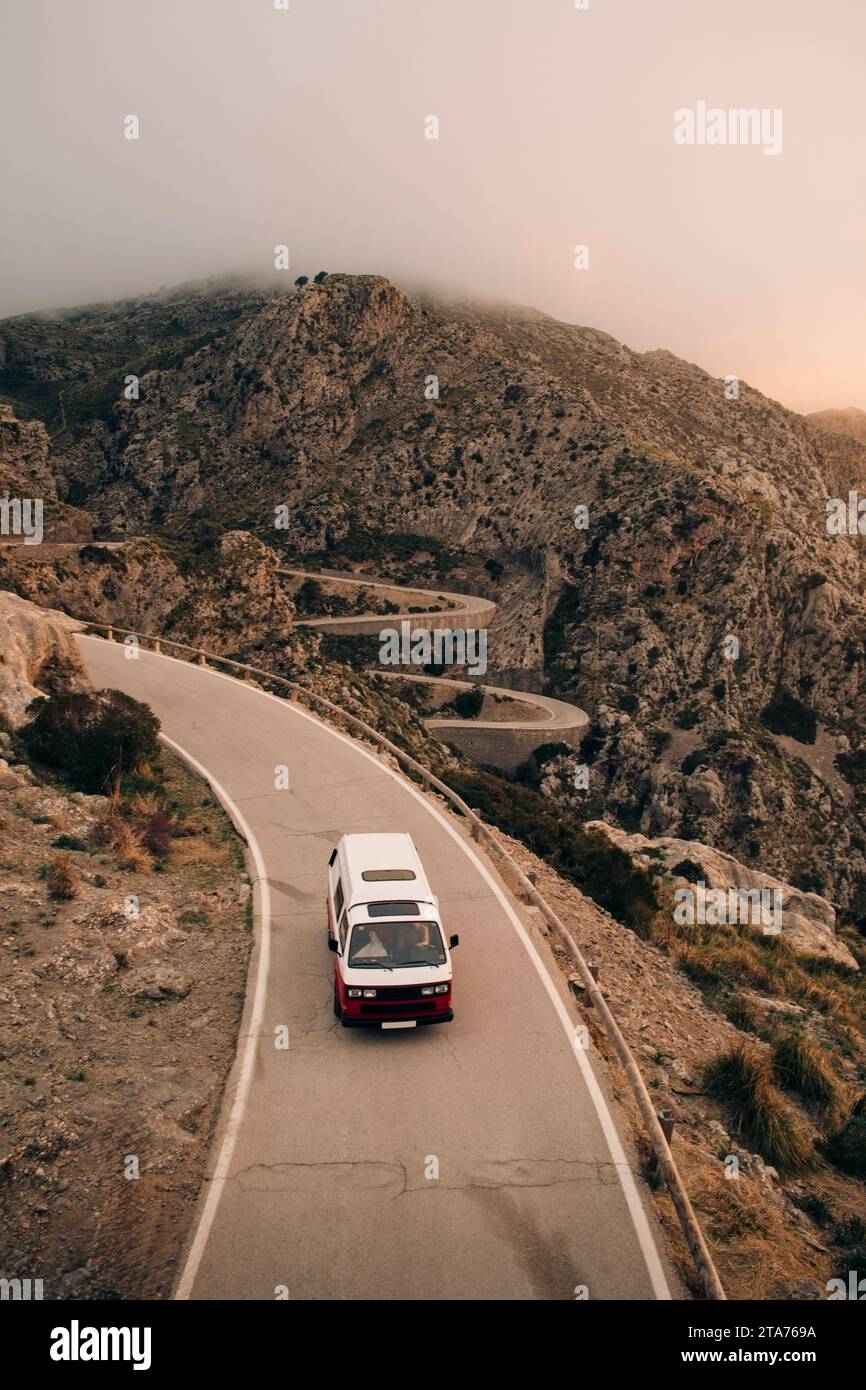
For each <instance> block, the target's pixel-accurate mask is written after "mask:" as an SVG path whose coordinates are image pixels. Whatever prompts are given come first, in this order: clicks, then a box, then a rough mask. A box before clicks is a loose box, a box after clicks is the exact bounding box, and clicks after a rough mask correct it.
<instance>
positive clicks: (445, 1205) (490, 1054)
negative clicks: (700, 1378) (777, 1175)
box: [78, 635, 682, 1301]
mask: <svg viewBox="0 0 866 1390" xmlns="http://www.w3.org/2000/svg"><path fill="white" fill-rule="evenodd" d="M78 641H79V644H80V648H81V651H82V654H83V658H84V661H85V663H86V666H87V668H88V671H89V673H90V676H91V678H92V680H93V682H94V684H95V685H96V686H98V687H105V686H112V687H115V688H118V689H121V690H125V691H128V692H129V693H130V694H131V695H133V696H135V697H136V698H138V699H141V700H145V701H146V702H147V703H148V704H149V705H150V706H151V707H152V708H153V709H154V711H155V712H156V714H157V715H158V717H159V719H160V720H161V721H162V728H163V734H164V736H165V737H166V738H167V739H168V740H169V741H170V742H171V743H172V744H173V746H174V747H176V748H177V749H178V750H179V751H181V752H182V753H183V754H184V755H185V756H186V757H187V758H188V759H192V760H193V761H194V763H195V765H197V766H198V769H199V771H200V772H202V773H203V774H205V775H207V777H208V778H209V779H210V780H211V783H212V785H213V786H214V788H215V790H216V791H217V794H218V795H219V796H220V797H221V798H222V799H223V801H224V804H226V806H227V807H228V808H229V809H230V812H231V814H232V815H233V816H234V818H235V821H236V824H238V826H239V827H240V829H241V831H242V833H243V834H244V835H245V837H246V839H247V841H248V846H249V852H250V859H251V864H252V869H253V873H254V877H255V918H256V933H255V946H254V951H253V958H252V962H251V967H250V976H249V985H248V994H247V1000H246V1005H245V1010H244V1017H243V1021H242V1025H241V1031H240V1041H239V1049H238V1057H237V1061H236V1064H235V1067H234V1069H233V1072H232V1075H231V1077H230V1079H229V1084H228V1086H227V1089H226V1096H225V1101H224V1105H223V1114H222V1118H221V1121H220V1125H219V1128H218V1133H217V1137H216V1141H215V1145H214V1150H213V1159H212V1168H211V1172H210V1176H209V1179H208V1181H207V1182H206V1183H205V1186H204V1191H203V1194H202V1198H201V1202H200V1205H199V1210H198V1213H197V1216H196V1219H195V1223H194V1229H193V1232H192V1234H191V1237H190V1239H189V1242H188V1246H187V1249H186V1252H185V1256H184V1259H183V1262H182V1269H181V1271H180V1275H179V1280H178V1286H177V1289H176V1296H177V1297H180V1298H196V1299H221V1298H225V1299H272V1298H274V1297H278V1296H280V1295H281V1293H283V1292H284V1291H287V1294H288V1297H290V1298H291V1299H293V1300H296V1299H325V1300H334V1299H372V1300H377V1301H378V1300H390V1299H413V1300H420V1299H432V1300H443V1299H473V1300H484V1299H554V1300H558V1299H565V1300H570V1299H573V1298H575V1297H576V1296H581V1295H580V1292H578V1293H576V1292H575V1291H576V1290H578V1291H580V1290H581V1289H583V1288H585V1289H586V1291H587V1293H588V1296H589V1297H590V1298H592V1299H612V1298H624V1299H644V1298H668V1297H670V1296H671V1290H673V1291H674V1294H675V1296H681V1292H682V1291H681V1287H680V1285H679V1284H678V1282H677V1280H676V1276H675V1275H674V1274H673V1273H672V1271H671V1269H670V1267H669V1266H668V1263H667V1260H666V1258H665V1256H664V1255H663V1254H662V1253H661V1246H660V1240H659V1236H658V1230H657V1223H656V1220H655V1217H654V1214H653V1212H652V1211H651V1209H650V1206H649V1203H648V1201H647V1200H646V1195H645V1193H644V1192H643V1191H642V1190H641V1180H640V1178H639V1177H638V1176H637V1164H636V1161H635V1158H634V1156H633V1154H632V1153H631V1151H630V1144H629V1141H628V1140H622V1139H621V1138H620V1137H619V1136H620V1134H622V1135H626V1134H627V1129H628V1127H627V1124H626V1123H625V1121H624V1120H623V1119H622V1117H621V1116H620V1115H619V1114H618V1112H617V1110H616V1107H615V1106H614V1105H613V1103H612V1102H611V1100H610V1098H609V1092H608V1086H607V1082H606V1079H605V1073H604V1067H603V1065H602V1064H601V1063H600V1062H599V1059H598V1057H597V1054H596V1053H595V1052H594V1050H593V1049H592V1048H583V1047H581V1046H580V1045H579V1043H578V1042H577V1041H576V1039H575V1031H574V1030H575V1025H576V1023H577V1022H578V1019H577V1017H576V1015H575V1013H574V1011H573V1008H572V1004H571V1002H570V1001H569V999H568V995H567V991H566V990H565V987H564V982H563V979H562V975H561V972H559V970H558V968H557V966H556V964H555V962H554V960H553V957H552V955H551V954H550V952H549V951H548V948H547V946H546V943H545V941H544V938H543V937H542V935H541V933H540V932H539V931H538V930H537V928H536V926H535V924H534V921H533V920H532V914H531V913H530V912H529V910H528V909H526V908H525V907H522V906H518V904H517V903H516V902H515V900H514V899H513V898H512V897H511V896H510V895H509V894H508V893H507V891H506V890H505V889H504V888H503V886H502V884H501V882H500V880H499V878H498V877H497V874H496V872H495V870H494V869H493V868H492V867H491V865H490V863H489V862H488V860H487V859H486V857H485V855H484V854H483V853H482V852H480V851H479V850H478V848H477V847H476V846H475V845H474V844H472V843H471V842H470V841H469V840H468V837H467V835H466V832H465V829H464V827H463V825H462V824H461V822H460V820H459V819H458V818H456V817H453V816H451V815H450V814H448V813H447V812H445V811H444V810H443V809H442V808H441V803H440V802H438V801H437V800H436V799H435V798H431V797H428V796H425V795H424V794H423V793H422V792H421V791H420V790H418V789H416V788H415V787H414V786H411V785H410V784H409V783H407V782H406V781H404V780H403V779H402V778H401V777H399V776H398V775H397V774H396V773H395V772H393V771H392V769H391V768H390V767H389V766H388V765H387V764H386V763H385V762H384V761H381V760H380V759H379V758H377V757H376V756H375V754H373V753H372V752H371V751H369V750H367V749H366V748H364V747H362V746H361V745H359V744H358V743H355V742H353V741H352V740H350V739H348V738H347V737H345V736H344V735H342V734H340V733H338V732H336V731H335V730H333V729H331V728H329V727H328V726H327V725H325V724H323V723H321V722H320V721H319V720H317V719H316V718H315V717H314V716H312V715H311V714H309V713H308V712H307V711H305V710H304V709H302V708H299V707H298V706H296V705H291V704H289V703H287V702H285V701H282V700H280V699H278V698H276V697H275V696H272V695H269V694H267V693H265V692H263V691H261V690H258V689H257V688H256V687H255V686H252V685H249V684H244V683H242V682H240V681H237V680H234V679H232V678H231V677H229V676H226V675H223V674H221V673H218V672H216V671H214V670H211V669H208V668H202V667H197V666H192V665H187V664H186V663H184V662H181V661H177V660H173V659H172V658H169V657H166V656H164V655H160V654H156V653H153V652H147V651H142V652H141V653H140V655H139V657H138V659H137V660H128V659H126V652H125V649H124V648H123V646H122V645H121V644H115V643H109V642H105V641H103V640H101V639H98V638H95V637H91V636H84V635H79V636H78ZM281 764H285V765H286V766H287V767H288V769H289V776H290V790H287V791H276V790H275V789H274V786H275V782H274V776H275V768H276V767H277V766H279V765H281ZM396 829H400V830H408V831H409V832H410V833H411V834H412V836H413V837H414V839H415V842H416V844H417V846H418V849H419V852H420V854H421V857H422V860H423V862H424V864H425V867H426V869H427V872H428V874H429V877H430V879H431V882H432V885H433V889H434V891H435V892H436V893H437V894H438V895H439V898H440V901H441V906H442V915H443V922H444V925H445V928H446V930H447V931H448V932H451V933H453V932H457V933H459V935H460V940H461V944H460V947H459V949H458V950H457V952H456V955H455V1020H454V1022H453V1023H451V1024H446V1025H444V1026H442V1027H439V1028H430V1029H423V1028H419V1029H417V1030H415V1031H413V1032H397V1033H381V1032H377V1031H369V1032H367V1031H362V1032H358V1031H355V1030H351V1031H350V1030H344V1029H342V1028H341V1027H340V1026H339V1024H337V1023H336V1021H335V1019H334V1017H333V1014H332V1012H331V978H332V959H331V956H330V955H329V952H328V950H327V948H326V940H325V909H324V894H325V872H326V865H327V860H328V855H329V853H330V851H331V848H332V847H333V845H334V844H335V842H336V840H337V839H338V838H339V836H340V835H341V834H343V833H345V832H347V831H376V830H396ZM283 1025H286V1026H287V1028H288V1043H289V1045H288V1048H287V1049H281V1048H279V1047H278V1046H276V1045H275V1042H276V1041H277V1040H278V1038H279V1034H278V1032H277V1031H275V1030H278V1029H280V1028H281V1026H283ZM202 1045H203V1046H206V1045H207V1043H206V1039H202ZM614 1116H616V1118H614ZM626 1148H627V1149H628V1153H626V1152H625V1151H624V1149H626Z"/></svg>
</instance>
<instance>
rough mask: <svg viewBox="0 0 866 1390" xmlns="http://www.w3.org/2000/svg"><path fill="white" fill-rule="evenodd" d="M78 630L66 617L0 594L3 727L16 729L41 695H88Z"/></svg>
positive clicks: (0, 699)
mask: <svg viewBox="0 0 866 1390" xmlns="http://www.w3.org/2000/svg"><path fill="white" fill-rule="evenodd" d="M76 626H77V624H75V623H73V622H72V621H71V620H70V619H69V618H68V617H67V616H66V615H65V614H64V613H58V612H54V611H52V610H46V609H43V608H38V607H36V605H35V604H32V603H27V602H26V601H25V600H24V599H22V598H19V597H18V596H17V595H16V594H10V593H3V592H2V591H0V721H2V722H3V723H5V724H6V725H8V726H9V727H10V728H18V726H19V725H20V724H23V723H24V713H25V710H26V709H27V706H28V705H29V704H30V703H31V701H32V700H36V699H38V698H39V696H40V695H51V694H53V693H55V692H56V691H59V690H85V689H87V687H88V685H89V681H88V679H87V676H86V674H85V671H84V667H83V665H82V662H81V658H80V656H79V654H78V648H77V646H76V645H75V640H74V638H73V636H72V633H73V631H74V629H75V627H76Z"/></svg>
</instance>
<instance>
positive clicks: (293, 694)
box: [289, 690, 300, 705]
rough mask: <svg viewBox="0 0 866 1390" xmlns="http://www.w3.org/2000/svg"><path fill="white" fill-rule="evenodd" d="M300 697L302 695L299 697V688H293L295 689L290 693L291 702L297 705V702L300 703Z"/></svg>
mask: <svg viewBox="0 0 866 1390" xmlns="http://www.w3.org/2000/svg"><path fill="white" fill-rule="evenodd" d="M299 698H300V697H299V695H298V692H297V690H293V691H292V692H291V694H290V695H289V701H290V703H291V704H293V705H296V704H297V703H298V699H299Z"/></svg>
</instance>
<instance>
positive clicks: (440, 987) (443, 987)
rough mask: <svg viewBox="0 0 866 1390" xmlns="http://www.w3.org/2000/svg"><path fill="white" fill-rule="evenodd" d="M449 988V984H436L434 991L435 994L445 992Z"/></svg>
mask: <svg viewBox="0 0 866 1390" xmlns="http://www.w3.org/2000/svg"><path fill="white" fill-rule="evenodd" d="M450 988H451V986H450V985H437V986H436V993H437V994H447V993H448V991H449V989H450Z"/></svg>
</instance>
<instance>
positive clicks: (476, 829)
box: [470, 806, 481, 840]
mask: <svg viewBox="0 0 866 1390" xmlns="http://www.w3.org/2000/svg"><path fill="white" fill-rule="evenodd" d="M472 813H473V815H475V816H478V820H473V821H472V824H471V827H470V829H471V833H472V838H473V840H480V839H481V826H480V825H479V821H480V819H481V817H480V816H479V815H478V811H477V810H476V808H475V807H474V806H473V807H472Z"/></svg>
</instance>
